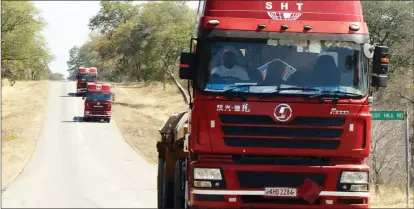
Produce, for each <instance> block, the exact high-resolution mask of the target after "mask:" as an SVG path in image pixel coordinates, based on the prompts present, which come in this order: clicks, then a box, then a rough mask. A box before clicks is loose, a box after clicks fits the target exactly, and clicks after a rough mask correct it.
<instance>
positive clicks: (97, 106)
mask: <svg viewBox="0 0 414 209" xmlns="http://www.w3.org/2000/svg"><path fill="white" fill-rule="evenodd" d="M93 107H103V106H102V105H94V106H93Z"/></svg>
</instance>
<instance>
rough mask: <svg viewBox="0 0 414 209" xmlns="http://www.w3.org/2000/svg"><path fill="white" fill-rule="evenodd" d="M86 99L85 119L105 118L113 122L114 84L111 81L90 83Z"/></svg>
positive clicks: (84, 97)
mask: <svg viewBox="0 0 414 209" xmlns="http://www.w3.org/2000/svg"><path fill="white" fill-rule="evenodd" d="M82 99H84V100H85V106H84V117H83V118H84V121H87V122H88V121H90V120H104V121H106V122H108V123H109V122H111V115H112V101H113V95H112V86H111V84H109V83H98V82H95V83H88V86H87V91H86V93H85V95H84V96H83V97H82Z"/></svg>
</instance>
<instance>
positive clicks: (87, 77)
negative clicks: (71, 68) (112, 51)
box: [76, 67, 98, 96]
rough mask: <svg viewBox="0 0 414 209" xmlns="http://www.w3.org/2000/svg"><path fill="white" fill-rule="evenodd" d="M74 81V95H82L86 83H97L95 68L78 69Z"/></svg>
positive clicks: (96, 70)
mask: <svg viewBox="0 0 414 209" xmlns="http://www.w3.org/2000/svg"><path fill="white" fill-rule="evenodd" d="M76 79H77V81H76V95H78V96H79V95H84V94H85V92H86V88H87V85H88V84H87V82H95V81H97V79H98V69H97V68H96V67H90V68H85V67H79V69H78V74H77V75H76Z"/></svg>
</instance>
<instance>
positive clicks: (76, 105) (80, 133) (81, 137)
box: [73, 100, 85, 139]
mask: <svg viewBox="0 0 414 209" xmlns="http://www.w3.org/2000/svg"><path fill="white" fill-rule="evenodd" d="M76 101H77V100H73V102H74V105H75V107H76V114H77V113H78V112H79V107H78V104H77V103H76ZM77 125H78V134H79V138H80V139H85V138H84V137H83V135H82V131H81V127H80V123H79V121H78V122H77Z"/></svg>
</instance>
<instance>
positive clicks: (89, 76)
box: [76, 74, 96, 81]
mask: <svg viewBox="0 0 414 209" xmlns="http://www.w3.org/2000/svg"><path fill="white" fill-rule="evenodd" d="M76 79H78V80H86V81H94V80H96V75H93V74H78V75H77V76H76Z"/></svg>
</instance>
